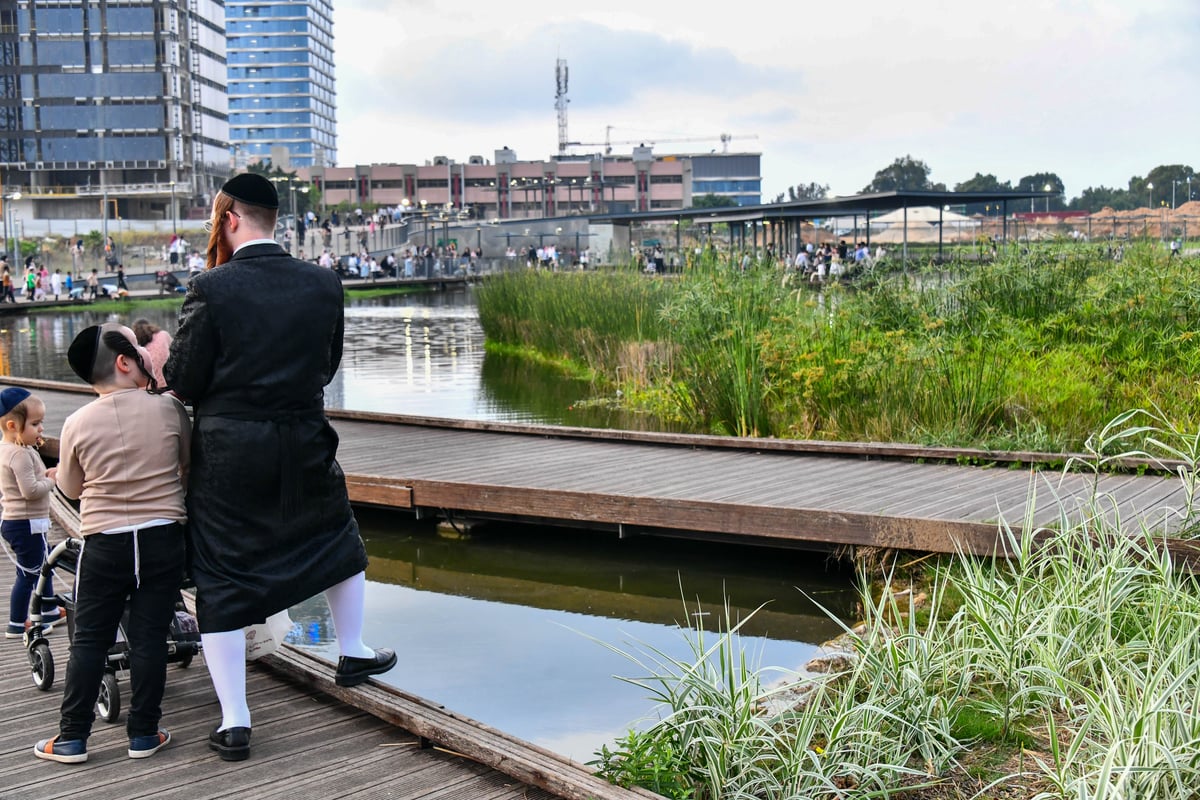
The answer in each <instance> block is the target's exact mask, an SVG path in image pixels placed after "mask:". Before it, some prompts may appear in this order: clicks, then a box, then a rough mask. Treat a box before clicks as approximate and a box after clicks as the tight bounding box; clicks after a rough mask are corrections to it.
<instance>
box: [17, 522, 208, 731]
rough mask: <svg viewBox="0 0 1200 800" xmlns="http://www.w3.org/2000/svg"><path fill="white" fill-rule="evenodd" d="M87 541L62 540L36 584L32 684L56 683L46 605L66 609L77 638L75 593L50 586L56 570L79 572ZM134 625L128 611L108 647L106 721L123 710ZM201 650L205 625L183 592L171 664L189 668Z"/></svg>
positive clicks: (102, 713)
mask: <svg viewBox="0 0 1200 800" xmlns="http://www.w3.org/2000/svg"><path fill="white" fill-rule="evenodd" d="M82 547H83V543H82V542H81V541H80V540H79V539H76V538H74V537H68V538H67V539H65V540H63V541H62V542H59V543H58V544H57V545H55V546H54V548H53V549H52V550H51V551H50V554H49V555H48V556H47V557H46V563H45V564H43V565H42V569H41V572H40V574H39V575H38V582H37V585H36V586H35V587H34V590H33V595H32V596H31V597H30V599H29V619H30V623H31V624H30V626H29V629H28V630H27V631H26V632H25V648H26V649H27V650H28V651H29V667H30V670H31V671H32V673H33V683H34V685H35V686H37V688H38V689H40V690H42V691H43V692H45V691H49V689H50V687H51V686H53V685H54V657H53V655H52V654H51V652H50V641H49V640H48V639H47V638H46V634H45V631H44V630H43V628H42V603H43V601H44V600H46V601H51V602H53V603H54V604H55V605H57V606H59V608H61V609H62V614H63V616H64V617H65V618H66V622H67V640H68V642H70V641H73V640H74V638H75V598H74V595H73V594H72V593H71V592H70V591H62V590H60V591H59V592H58V593H57V594H54V595H51V596H49V597H47V586H48V584H49V580H50V576H51V575H52V574H53V572H54V571H55V570H56V569H62V570H64V571H66V572H69V573H70V574H72V575H74V574H75V572H76V571H77V569H78V566H79V555H80V553H81V552H82ZM128 623H129V609H128V608H126V609H125V614H124V615H123V616H122V618H121V624H120V626H119V628H118V629H117V640H116V642H115V643H114V644H113V646H112V648H111V649H109V651H108V661H107V663H106V664H105V666H104V678H103V679H102V680H101V682H100V694H99V696H98V697H97V700H96V715H97V716H98V717H100V718H101V719H102V720H104V721H105V722H110V723H111V722H116V721H117V718H118V717H119V716H120V714H121V691H120V688H119V686H118V684H117V673H121V672H124V673H128V671H129V642H128V640H127V639H126V638H125V628H126V626H127V625H128ZM199 652H200V626H199V625H198V624H197V622H196V618H195V617H194V616H192V615H191V614H190V613H188V611H187V609H186V608H185V607H184V605H183V596H182V594H181V595H180V597H179V599H178V600H177V601H176V603H175V616H174V618H173V619H172V620H171V624H170V629H169V638H168V639H167V663H174V664H178V665H179V666H180V667H184V668H186V667H187V666H189V665H190V664H191V663H192V659H193V658H195V656H196V654H197V653H199Z"/></svg>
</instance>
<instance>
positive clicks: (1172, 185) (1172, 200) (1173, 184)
mask: <svg viewBox="0 0 1200 800" xmlns="http://www.w3.org/2000/svg"><path fill="white" fill-rule="evenodd" d="M1177 183H1179V181H1177V180H1175V179H1174V178H1172V179H1171V210H1172V211H1174V210H1175V184H1177Z"/></svg>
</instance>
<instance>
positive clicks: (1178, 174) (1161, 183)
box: [1145, 164, 1200, 206]
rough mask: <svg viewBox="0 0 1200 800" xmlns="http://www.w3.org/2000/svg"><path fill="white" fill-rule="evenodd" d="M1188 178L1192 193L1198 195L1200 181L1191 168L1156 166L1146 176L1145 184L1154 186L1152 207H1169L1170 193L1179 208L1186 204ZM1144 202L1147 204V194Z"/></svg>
mask: <svg viewBox="0 0 1200 800" xmlns="http://www.w3.org/2000/svg"><path fill="white" fill-rule="evenodd" d="M1188 178H1191V180H1192V183H1193V184H1195V185H1194V186H1192V192H1193V193H1194V194H1200V180H1197V179H1196V172H1195V170H1193V169H1192V168H1191V167H1188V166H1185V165H1183V164H1163V165H1161V166H1157V167H1155V168H1154V169H1152V170H1150V172H1149V173H1148V174H1147V175H1146V179H1145V183H1146V184H1151V183H1153V184H1154V205H1155V206H1162V205H1164V204H1165V205H1168V206H1169V205H1171V201H1172V193H1173V194H1174V202H1175V205H1177V206H1180V205H1183V204H1184V203H1186V202H1187V200H1188V198H1187V193H1188ZM1146 198H1147V199H1146V202H1149V193H1148V192H1147V195H1146Z"/></svg>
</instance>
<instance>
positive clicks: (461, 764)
mask: <svg viewBox="0 0 1200 800" xmlns="http://www.w3.org/2000/svg"><path fill="white" fill-rule="evenodd" d="M61 509H62V507H61V506H60V507H59V510H61ZM70 515H71V512H70V511H67V512H66V516H67V517H70ZM56 517H57V514H56ZM68 524H70V523H68ZM57 535H59V536H61V535H63V532H62V531H61V530H57ZM68 579H69V576H68ZM12 581H13V571H12V570H11V569H10V568H8V567H7V565H6V567H5V569H3V570H0V596H3V597H7V596H8V592H9V590H10V589H11V587H12ZM48 641H49V643H50V649H51V654H52V656H53V658H54V659H55V672H56V679H55V683H54V685H53V686H52V687H51V689H50V691H47V692H42V691H39V690H38V689H37V688H36V687H35V686H34V683H33V679H32V676H31V673H30V669H29V662H28V658H27V655H26V651H25V648H24V647H23V643H22V642H21V641H20V640H13V639H6V640H0V704H2V706H3V708H4V712H5V713H4V715H3V719H0V800H52V799H54V798H63V799H64V800H65V798H74V797H86V798H88V800H136V798H151V797H164V796H167V795H168V794H169V793H173V792H179V793H181V796H186V797H188V798H189V799H194V800H206V799H209V798H211V799H213V800H215V799H216V798H229V797H238V798H243V799H244V800H327V799H328V798H355V799H357V798H392V799H393V800H424V799H426V798H428V799H430V800H433V799H436V800H557V798H563V799H564V800H584V798H596V799H597V800H651V799H652V798H655V797H657V795H653V794H651V793H648V792H643V791H640V790H638V791H626V790H624V789H620V788H617V787H614V786H610V785H609V784H607V783H605V782H603V781H601V780H599V779H597V778H595V777H594V776H593V775H592V774H591V773H590V772H589V771H587V770H586V769H585V768H584V767H582V766H580V765H578V764H575V763H574V762H570V761H569V760H568V759H565V758H563V757H562V756H558V755H556V754H554V753H550V752H549V751H546V750H544V749H542V748H539V747H537V746H535V745H532V744H529V743H527V742H524V741H522V740H519V739H516V738H514V737H510V736H507V735H506V734H503V733H501V732H499V731H495V730H493V729H492V728H489V727H487V726H485V725H483V724H481V723H478V722H475V721H473V720H470V719H468V718H466V717H462V716H459V715H456V714H454V713H453V712H452V711H449V710H446V709H444V708H442V707H441V706H437V705H435V704H432V703H429V702H428V701H425V700H422V699H421V698H418V697H413V696H411V695H407V694H405V693H403V692H401V691H399V690H396V689H394V688H392V687H389V686H385V685H383V684H380V683H377V682H375V681H369V682H368V683H367V684H364V685H363V686H360V687H355V688H353V689H343V688H339V687H337V686H335V685H334V684H333V667H332V665H330V664H328V663H326V662H324V661H322V660H320V659H317V658H315V657H313V656H311V655H309V654H307V653H305V652H304V651H302V650H300V649H297V648H293V647H290V646H285V647H284V648H283V649H282V650H281V651H279V652H278V653H276V654H274V655H271V656H267V657H265V658H263V659H261V660H260V661H258V662H255V663H253V664H250V665H248V668H247V696H248V699H249V702H250V708H251V711H252V713H253V716H254V738H253V742H252V750H251V756H250V759H249V760H247V761H244V762H236V763H230V762H225V761H221V760H220V759H219V758H218V757H217V755H216V754H215V753H213V752H211V751H210V750H209V749H208V733H209V731H210V730H211V729H212V727H213V725H215V724H216V723H217V722H218V721H219V720H220V707H219V705H218V704H217V699H216V695H215V693H214V692H213V689H212V682H211V681H210V680H209V677H208V671H207V670H206V669H205V668H204V665H203V653H202V654H201V655H200V657H199V658H197V659H196V660H195V661H194V662H193V663H192V665H191V666H190V667H189V668H187V669H183V668H180V667H179V666H178V665H169V666H168V668H167V688H166V694H165V696H164V698H163V711H164V716H163V725H164V726H165V727H166V728H168V729H169V730H170V731H171V736H172V740H171V744H170V745H168V746H167V747H166V748H164V749H163V750H161V751H160V752H158V753H157V754H155V755H154V756H153V757H152V758H149V759H142V760H132V759H129V758H128V757H127V755H126V749H127V748H128V739H127V738H126V734H125V724H124V723H125V713H124V712H123V713H122V715H121V718H120V719H119V720H118V722H117V723H116V724H113V725H109V724H106V723H104V722H102V721H100V720H97V721H96V724H95V727H94V728H93V731H92V737H91V739H90V740H89V742H88V761H87V762H86V763H85V764H55V763H51V762H47V761H41V760H38V759H37V758H35V757H34V755H33V745H34V742H35V741H36V740H38V739H42V738H46V737H48V736H51V735H53V734H54V733H56V732H57V726H58V710H59V704H60V702H61V701H62V686H63V681H64V679H65V672H66V663H67V658H68V642H67V634H66V626H65V625H63V626H60V628H59V629H56V630H55V631H53V632H52V633H51V634H50V636H49V637H48ZM401 657H403V651H401ZM119 682H120V686H121V692H122V702H123V704H124V705H126V707H127V704H128V702H129V694H128V693H129V683H128V676H127V675H121V676H119ZM432 744H436V745H439V746H431V745H432ZM514 775H516V776H522V777H525V778H528V779H529V780H522V779H521V778H517V777H513V776H514Z"/></svg>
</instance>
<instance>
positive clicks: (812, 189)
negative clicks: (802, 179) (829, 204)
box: [788, 181, 829, 201]
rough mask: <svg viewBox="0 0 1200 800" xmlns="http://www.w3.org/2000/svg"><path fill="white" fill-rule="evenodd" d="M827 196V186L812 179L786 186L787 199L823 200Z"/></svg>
mask: <svg viewBox="0 0 1200 800" xmlns="http://www.w3.org/2000/svg"><path fill="white" fill-rule="evenodd" d="M827 197H829V186H828V185H827V184H823V183H817V182H816V181H813V182H811V183H798V184H796V185H795V186H789V187H788V199H789V200H792V201H797V200H824V199H825V198H827Z"/></svg>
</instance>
